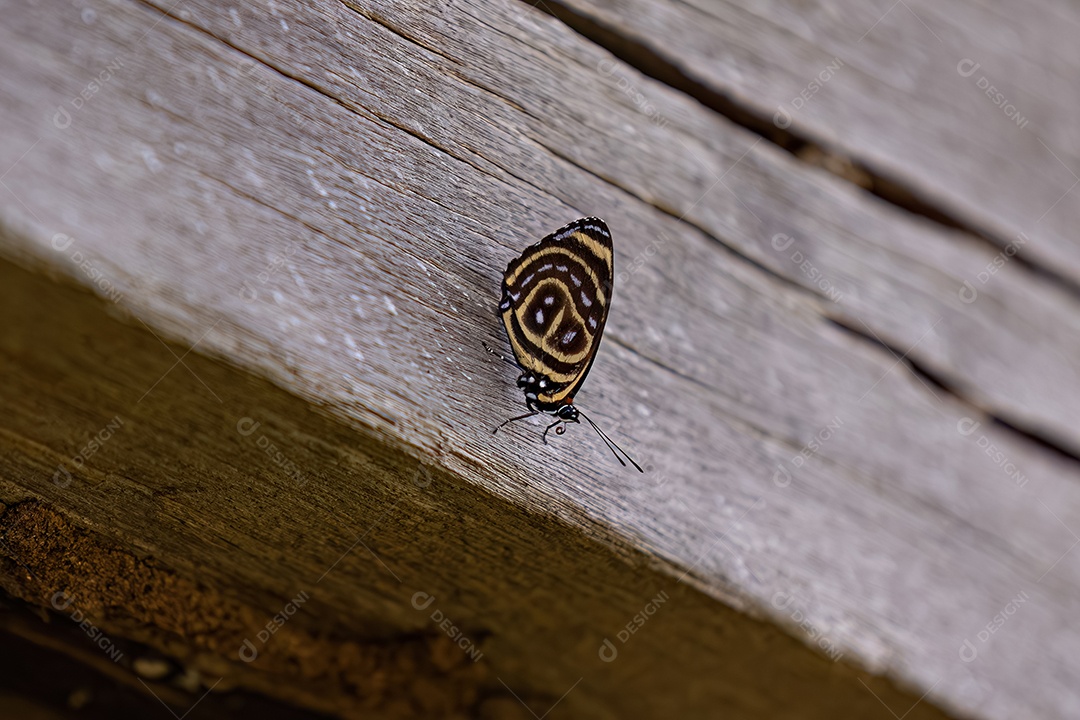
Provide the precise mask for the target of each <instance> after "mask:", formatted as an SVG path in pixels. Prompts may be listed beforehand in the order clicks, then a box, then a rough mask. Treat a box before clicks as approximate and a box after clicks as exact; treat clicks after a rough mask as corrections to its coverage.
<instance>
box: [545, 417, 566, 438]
mask: <svg viewBox="0 0 1080 720" xmlns="http://www.w3.org/2000/svg"><path fill="white" fill-rule="evenodd" d="M564 422H566V421H565V420H563V419H562V418H559V419H558V420H556V421H555V422H553V423H551V424H550V425H548V426H547V427H546V428H544V435H543V441H544V444H545V445H547V434H548V430H550V429H551V428H553V427H555V426H556V425H561V424H563V423H564ZM555 434H556V435H562V434H563V429H562V428H559V429H557V430H556V431H555Z"/></svg>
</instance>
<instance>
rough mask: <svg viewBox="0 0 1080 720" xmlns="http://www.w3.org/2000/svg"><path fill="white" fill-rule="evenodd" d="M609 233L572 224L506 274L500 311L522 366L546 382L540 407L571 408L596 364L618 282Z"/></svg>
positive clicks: (595, 225)
mask: <svg viewBox="0 0 1080 720" xmlns="http://www.w3.org/2000/svg"><path fill="white" fill-rule="evenodd" d="M613 276H614V272H613V262H612V245H611V234H610V232H609V231H608V229H607V225H605V224H604V222H603V221H602V220H599V219H598V218H583V219H581V220H577V221H575V222H573V223H570V224H569V225H567V226H566V227H564V228H561V229H559V230H557V231H555V232H554V233H552V234H551V235H548V236H547V237H545V238H544V239H543V240H541V241H540V242H539V243H537V244H536V245H533V246H532V247H530V248H527V249H526V250H525V251H524V252H523V253H522V254H521V256H520V257H519V258H517V259H515V260H514V261H513V262H511V263H510V265H509V266H507V268H506V274H505V276H504V278H503V298H502V303H501V304H500V306H499V310H500V314H501V316H502V319H503V324H504V325H505V326H506V333H507V335H508V337H509V338H510V345H511V347H512V348H513V351H514V356H515V358H516V359H517V361H518V364H519V365H521V366H522V367H523V368H525V369H527V370H529V371H530V372H533V373H536V374H538V375H540V376H542V377H544V378H546V379H547V380H548V388H547V389H546V391H545V392H544V393H542V394H540V395H539V396H538V399H539V400H540V401H541V402H546V403H561V402H571V401H572V398H573V394H574V392H576V390H577V388H578V387H580V385H581V383H582V382H583V381H584V379H585V376H586V375H587V374H588V372H589V369H590V367H591V366H592V361H593V359H594V358H595V357H596V350H597V345H598V344H599V341H600V337H601V334H602V333H603V330H604V324H605V322H606V321H607V310H608V304H609V302H610V299H611V286H612V280H613Z"/></svg>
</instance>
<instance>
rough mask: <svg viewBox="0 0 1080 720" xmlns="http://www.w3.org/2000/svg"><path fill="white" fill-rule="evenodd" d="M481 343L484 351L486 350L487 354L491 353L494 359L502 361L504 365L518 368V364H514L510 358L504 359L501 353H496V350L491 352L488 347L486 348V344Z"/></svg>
mask: <svg viewBox="0 0 1080 720" xmlns="http://www.w3.org/2000/svg"><path fill="white" fill-rule="evenodd" d="M481 343H482V344H483V346H484V349H485V350H487V351H488V352H489V353H491V354H492V355H494V356H495V357H497V358H499V359H500V360H502V361H503V362H504V363H509V364H511V365H513V366H514V367H518V364H517V363H516V362H514V361H513V360H511V359H510V358H508V357H506V356H505V355H503V354H502V353H501V352H498V351H496V350H492V349H491V348H490V347H488V344H487V343H486V342H483V341H481Z"/></svg>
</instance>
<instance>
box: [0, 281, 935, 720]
mask: <svg viewBox="0 0 1080 720" xmlns="http://www.w3.org/2000/svg"><path fill="white" fill-rule="evenodd" d="M90 300H91V298H89V297H88V296H87V295H85V294H83V293H79V292H76V291H73V290H71V289H67V288H61V287H58V286H54V285H50V284H49V283H47V282H46V281H44V280H43V279H42V278H37V277H33V276H30V275H29V274H28V273H26V272H21V271H16V270H15V269H13V268H12V267H11V266H9V265H8V264H7V263H4V262H0V307H21V308H24V309H23V312H22V313H21V314H20V315H19V316H18V317H17V318H16V321H15V322H13V323H11V324H10V325H9V326H8V327H7V331H6V332H5V333H4V334H3V335H0V370H2V372H3V375H4V377H5V378H12V381H9V382H6V383H4V384H2V385H0V403H2V405H3V407H4V408H5V409H6V412H5V413H4V414H3V416H2V417H0V497H2V498H3V501H4V502H5V503H7V506H6V507H0V568H2V569H3V572H0V589H2V590H4V591H6V592H7V593H9V594H11V595H14V596H16V597H18V598H21V599H22V600H25V601H27V602H31V603H34V604H35V605H38V606H41V608H42V610H41V612H42V613H43V614H47V615H48V616H50V617H51V618H52V619H53V622H52V624H53V626H54V632H56V633H65V632H66V633H67V635H68V637H69V638H70V639H71V642H70V643H68V644H67V646H65V647H64V650H65V652H66V654H70V655H72V656H74V659H76V660H79V661H80V662H82V663H84V664H87V665H89V666H90V667H91V668H95V669H97V670H98V671H100V672H105V673H107V674H108V675H109V676H111V677H113V678H115V679H116V680H117V681H119V682H120V683H122V684H124V685H127V686H129V687H131V688H133V689H134V690H136V691H140V692H146V690H145V689H144V686H143V685H142V684H141V680H142V677H143V675H144V674H145V673H142V674H140V673H139V672H138V670H137V669H134V661H135V659H136V658H139V657H142V655H140V654H139V648H138V647H132V643H131V642H125V641H130V640H136V641H137V642H138V643H145V644H148V645H150V647H152V648H154V649H155V650H156V651H157V652H158V653H162V654H164V655H165V657H167V658H169V659H170V660H171V662H173V663H175V664H176V665H177V666H178V668H179V670H178V672H177V673H176V674H175V675H174V676H173V677H171V678H160V679H154V678H149V677H148V678H146V680H145V682H147V683H148V685H149V686H150V687H151V688H152V692H153V693H154V694H155V695H157V696H158V697H159V698H160V699H161V700H162V701H164V702H167V703H169V704H170V705H171V706H172V707H173V708H175V709H176V710H177V714H180V713H182V712H184V711H186V710H189V709H190V708H191V706H192V704H193V703H195V702H196V701H197V700H198V698H199V697H200V696H201V695H202V694H204V693H205V692H206V691H207V690H208V689H210V688H213V692H214V693H221V692H225V691H230V690H233V689H245V690H251V691H257V692H260V693H265V694H268V695H270V696H272V697H274V698H277V699H279V700H281V701H282V702H285V703H289V704H290V705H293V706H302V707H306V708H311V709H315V710H319V711H322V712H329V713H334V714H336V715H341V716H344V717H391V718H397V717H432V716H437V717H469V718H473V717H480V718H513V719H515V720H517V719H521V720H524V719H525V718H528V717H531V715H530V710H526V709H525V708H526V706H527V707H528V708H530V709H531V711H532V712H535V714H537V715H542V714H544V712H545V711H547V710H549V709H551V708H552V707H553V706H555V705H556V701H557V700H559V698H560V697H562V696H563V695H565V694H567V691H568V690H571V689H572V692H570V693H569V694H568V695H566V697H565V698H564V699H563V700H562V701H560V702H559V703H557V705H558V707H559V711H558V712H560V713H562V714H563V715H564V716H573V717H577V716H584V717H602V718H608V717H610V718H618V717H633V716H652V717H655V716H662V715H664V714H676V715H679V716H680V717H702V716H708V715H713V714H716V713H717V708H722V709H723V713H724V716H725V717H736V718H743V717H746V718H755V717H762V716H769V717H786V716H798V717H820V718H829V717H836V716H838V715H842V714H844V713H846V712H855V713H857V714H860V715H867V714H872V713H874V712H877V709H878V700H877V699H875V698H874V696H873V695H871V694H870V693H868V692H866V689H865V687H864V686H863V684H862V682H866V683H868V684H869V686H870V687H873V688H874V692H875V693H877V694H878V695H879V696H881V698H883V700H884V701H885V702H887V703H888V704H889V705H890V706H892V707H906V706H911V705H912V704H914V703H915V701H916V700H917V695H913V694H911V693H910V692H908V693H904V692H899V691H897V690H896V688H895V687H894V686H892V684H891V683H889V682H888V681H886V680H882V679H880V678H871V677H868V676H865V673H863V672H862V671H860V670H859V669H857V668H854V667H852V666H851V665H850V664H848V663H846V662H843V658H842V656H841V652H842V651H840V650H839V648H836V647H835V646H832V645H828V644H826V645H825V646H824V649H825V651H826V652H828V653H831V655H827V654H825V653H823V652H820V651H819V652H815V650H813V649H811V648H808V647H806V646H804V645H803V644H802V643H801V642H800V641H799V640H797V639H795V638H793V637H790V636H788V635H786V634H785V633H784V631H783V630H782V629H780V628H778V627H776V626H775V625H771V624H766V623H761V622H758V621H755V620H753V619H751V618H748V617H746V616H744V615H742V614H741V613H739V612H737V611H735V610H733V609H732V608H730V607H728V606H726V605H724V604H721V603H717V602H716V601H715V599H713V598H712V597H710V596H707V595H705V594H704V593H701V592H698V591H697V590H694V589H692V588H691V587H690V584H689V583H688V582H680V580H685V579H686V578H685V577H684V578H677V577H674V576H672V575H670V573H669V572H667V571H666V568H665V567H664V566H663V565H662V564H661V563H658V562H657V561H656V560H655V558H653V557H652V556H651V555H650V554H648V553H643V552H642V551H641V549H640V548H637V547H634V546H632V545H629V544H627V543H626V542H625V540H623V539H620V538H619V537H618V535H617V534H616V533H613V532H612V530H611V529H610V528H607V527H604V526H602V525H599V524H596V523H593V522H590V521H589V520H588V519H587V518H584V517H582V516H581V514H580V513H579V522H578V526H576V527H568V526H567V525H566V524H564V523H560V522H558V521H556V520H553V519H552V518H550V517H547V516H544V515H541V514H537V513H529V512H525V511H523V510H522V509H521V508H518V507H515V506H514V504H512V503H507V502H505V501H504V500H501V499H499V498H496V497H494V496H492V495H491V494H490V493H488V492H487V491H485V490H484V489H483V487H481V486H480V485H479V484H477V483H474V482H469V481H467V480H463V479H462V478H460V477H455V476H451V475H448V474H447V473H445V472H443V471H442V470H439V469H438V468H435V467H432V466H429V465H427V464H422V465H418V464H417V462H416V461H414V460H411V459H410V458H408V457H407V456H404V455H402V454H401V453H399V452H394V451H393V450H392V449H390V448H387V447H385V446H384V445H382V444H380V443H377V442H373V441H372V439H371V437H370V436H369V435H368V434H367V433H364V432H354V431H352V430H350V429H349V428H346V427H343V426H342V425H341V424H339V423H335V422H332V421H330V420H329V419H327V418H325V417H322V416H321V415H320V414H319V413H317V412H315V411H313V409H312V408H311V407H310V405H308V404H307V403H304V402H303V401H301V400H298V399H297V398H295V397H292V396H290V395H289V394H287V393H285V392H284V391H281V390H279V389H277V388H274V387H272V386H270V384H269V383H267V382H266V381H264V380H261V379H259V378H256V377H253V376H251V375H248V374H245V373H241V372H238V371H237V370H235V369H232V368H229V367H226V366H224V365H222V364H221V363H217V362H213V361H210V360H208V359H206V358H205V357H201V356H198V355H196V354H194V353H193V354H190V355H187V356H186V357H185V359H184V366H183V367H179V366H178V367H176V368H175V371H174V372H173V373H169V374H168V375H167V376H166V377H165V378H161V373H162V372H163V368H164V367H167V366H168V364H169V363H172V362H175V361H174V359H173V355H172V353H175V354H176V355H178V356H183V355H184V351H185V348H184V347H182V346H172V347H169V346H165V345H163V344H162V342H161V341H160V340H158V338H156V337H155V336H154V334H153V333H152V332H151V331H150V330H148V329H147V328H144V327H142V326H141V325H139V324H138V323H137V322H136V323H135V324H134V326H132V325H127V324H124V323H122V322H120V321H119V320H117V319H114V318H110V317H108V316H107V314H106V312H107V310H108V308H106V307H103V303H101V302H98V301H94V302H91V301H90ZM56 378H62V381H60V382H57V381H56ZM159 380H160V382H158V381H159ZM201 382H205V383H206V387H204V386H203V385H202V384H201ZM155 384H156V385H157V387H155V389H154V390H153V392H151V393H148V394H147V393H146V388H148V387H150V386H152V385H155ZM207 388H215V390H214V391H213V392H210V391H208V390H207ZM144 394H145V397H143V396H144ZM103 408H104V409H108V410H109V411H113V409H114V408H115V409H116V410H117V412H119V413H121V414H122V415H121V416H119V420H114V419H113V418H116V417H118V416H113V418H108V419H107V420H105V419H103V418H102V410H103ZM108 421H112V422H113V423H114V424H119V427H118V428H116V429H114V430H112V431H110V432H109V433H106V435H107V437H104V436H102V434H101V430H102V427H104V426H107V425H108ZM90 437H100V438H101V447H100V448H98V449H96V450H95V451H94V452H92V453H90V454H89V456H88V457H87V459H86V461H85V462H84V463H83V464H82V467H81V468H78V467H73V466H72V463H73V462H74V461H73V460H72V459H71V457H70V456H71V454H72V453H73V452H77V451H78V450H77V449H79V448H83V447H85V446H86V445H87V444H88V443H87V438H90ZM73 448H74V450H73ZM281 456H284V460H282V457H281ZM58 467H69V468H71V473H72V478H71V480H70V482H68V481H67V478H66V476H63V475H61V477H60V482H59V484H53V483H50V482H48V481H45V482H42V479H43V478H52V477H54V474H55V473H56V472H57V468H58ZM42 497H44V498H46V499H47V500H48V501H50V502H45V503H43V502H40V499H41V498H42ZM61 507H62V508H64V511H63V512H60V511H59V509H58V508H61ZM563 507H564V509H566V510H567V511H568V512H573V511H574V510H573V508H572V507H570V506H569V505H567V504H565V501H564V505H563ZM582 525H583V526H584V527H581V526H582ZM583 530H584V531H583ZM57 593H62V596H61V600H60V601H59V602H56V601H55V598H56V597H57V595H56V594H57ZM296 598H302V601H301V602H299V604H298V606H297V605H295V604H294V605H293V606H292V610H296V612H292V610H288V609H287V608H289V607H290V600H293V599H296ZM0 602H4V603H5V604H6V596H5V595H4V594H3V593H0ZM68 602H70V605H68V607H60V608H58V607H56V605H61V606H62V605H65V604H66V603H68ZM54 603H55V604H54ZM76 612H78V613H80V615H78V616H76V615H75V613H76ZM284 612H288V613H289V614H288V616H287V617H286V618H285V620H284V624H283V625H282V626H280V627H277V626H272V627H276V632H274V633H273V634H269V635H267V636H264V637H260V633H263V632H265V629H266V626H267V624H268V623H270V622H271V619H272V618H274V617H275V616H277V615H279V614H281V613H284ZM639 615H640V616H641V617H642V619H643V622H644V623H645V624H644V625H643V626H642V627H640V629H638V631H637V632H635V633H633V634H632V635H631V634H630V630H627V629H626V626H627V625H628V624H631V630H633V629H637V628H638V626H637V625H634V624H633V622H634V618H635V616H639ZM85 618H88V619H89V621H90V622H91V623H92V626H93V627H95V628H98V629H100V630H101V631H103V632H104V633H105V636H106V640H105V642H104V643H103V644H97V643H91V642H89V641H88V640H87V639H86V637H85V635H84V631H83V630H82V629H80V628H79V626H78V625H77V623H78V622H82V621H83V620H84V619H85ZM444 622H448V623H449V627H452V628H455V629H456V632H455V633H454V637H455V639H458V638H459V637H463V638H464V644H463V645H461V644H456V643H455V642H453V641H452V640H451V639H450V638H448V636H447V635H446V630H445V628H444V629H440V624H441V623H444ZM0 623H2V624H3V625H4V626H10V618H9V617H8V614H7V613H5V612H3V611H2V610H0ZM17 627H18V626H16V629H17ZM458 633H460V636H459V634H458ZM620 633H623V634H625V637H627V638H628V641H627V642H622V640H621V638H620ZM605 639H607V641H608V642H610V643H611V645H610V646H609V645H607V644H605ZM2 640H3V638H2V636H0V644H3V643H2ZM79 640H82V642H81V643H80V642H78V641H79ZM459 642H460V640H459ZM249 643H250V645H249ZM3 647H4V649H5V650H8V649H10V647H9V646H8V645H7V644H3ZM114 649H118V650H119V651H120V652H121V653H122V655H121V657H119V658H116V657H115V654H114V653H113V650H114ZM242 649H244V650H245V651H246V653H247V654H246V655H244V656H241V654H240V653H241V650H242ZM601 650H603V651H604V655H603V656H601V654H600V653H601ZM255 653H257V655H255ZM6 654H7V653H2V655H6ZM151 656H152V655H151ZM837 656H840V658H839V659H840V660H841V662H840V663H834V662H833V660H834V659H835V658H837ZM242 657H243V658H245V659H246V660H248V661H250V662H246V661H242ZM603 658H606V661H605V659H603ZM133 669H134V672H133ZM766 670H767V671H766ZM5 679H6V678H4V677H3V676H0V687H3V682H4V680H5ZM778 684H779V685H780V686H781V687H782V688H783V690H782V691H779V692H778V689H777V685H778ZM628 688H633V692H628V690H627V689H628ZM821 688H828V692H827V693H822V692H821ZM515 695H517V696H518V698H520V699H521V703H525V705H522V704H521V703H519V700H518V698H515V697H514V696H515ZM811 698H812V701H811V700H810V699H811ZM149 699H150V700H152V701H153V698H149ZM153 702H156V701H153ZM199 712H200V715H201V714H202V708H201V707H200V710H199ZM911 716H912V717H915V718H941V717H943V715H942V713H941V712H940V711H939V710H937V709H936V708H934V707H933V706H932V705H930V704H928V703H923V704H922V705H920V707H919V709H918V710H917V711H916V712H913V713H912V715H911Z"/></svg>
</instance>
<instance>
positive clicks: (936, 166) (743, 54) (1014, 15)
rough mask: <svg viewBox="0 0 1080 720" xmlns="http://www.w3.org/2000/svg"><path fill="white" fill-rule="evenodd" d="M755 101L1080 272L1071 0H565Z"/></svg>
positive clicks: (1039, 257) (1038, 256) (969, 220)
mask: <svg viewBox="0 0 1080 720" xmlns="http://www.w3.org/2000/svg"><path fill="white" fill-rule="evenodd" d="M561 6H566V7H569V8H572V9H573V11H575V12H577V13H579V14H580V15H581V16H582V17H584V18H587V19H588V20H589V21H591V22H594V23H598V24H599V25H600V26H602V27H606V28H609V29H611V30H613V31H615V32H616V33H617V34H618V35H619V36H621V37H625V38H628V39H631V40H632V41H633V42H634V43H636V44H639V47H647V48H649V49H650V50H652V51H653V52H655V53H656V54H657V55H659V56H660V57H662V58H664V59H665V60H666V61H667V62H669V63H671V64H672V65H674V66H676V67H677V68H678V70H679V71H681V72H682V73H684V74H685V75H686V76H688V77H689V78H691V79H693V80H694V81H697V82H700V83H702V84H704V85H705V86H706V87H708V88H710V89H712V90H713V91H715V92H719V93H721V94H723V95H724V96H726V97H729V98H732V99H733V100H734V102H735V103H736V104H737V105H738V106H740V107H741V108H742V109H744V110H746V111H749V112H751V113H753V114H755V115H756V116H757V117H759V118H761V119H762V120H767V121H772V122H774V123H775V124H776V125H777V126H778V127H780V128H783V129H784V130H785V131H787V132H791V133H795V134H797V135H798V136H800V137H803V138H808V139H811V140H813V141H815V142H817V143H820V144H822V145H824V146H826V147H828V148H830V149H832V150H833V151H834V152H838V153H840V154H843V155H846V156H848V157H851V158H853V159H854V160H856V161H857V162H860V163H862V164H864V165H866V166H868V167H870V168H871V169H873V170H874V171H876V172H877V173H879V174H880V175H883V176H885V177H886V178H889V179H891V180H894V181H896V180H898V181H900V183H901V184H902V187H903V189H905V190H907V191H909V192H910V193H911V194H912V195H914V196H916V197H918V198H920V199H921V200H923V201H925V202H927V203H929V204H930V205H931V206H933V207H935V208H937V209H939V210H942V211H944V212H947V213H949V214H950V215H952V216H953V217H955V218H957V219H959V220H960V221H961V222H963V223H965V224H966V225H968V226H969V227H973V228H976V229H978V230H980V231H981V232H983V233H985V234H987V235H989V236H991V237H992V238H993V239H994V240H995V241H996V242H998V243H999V244H1000V245H1001V246H1002V247H1005V246H1006V245H1008V244H1011V243H1014V242H1015V240H1016V238H1017V236H1018V235H1019V234H1021V233H1023V234H1024V236H1025V237H1026V241H1025V242H1024V243H1023V245H1022V247H1020V253H1021V255H1022V256H1024V257H1026V258H1028V259H1029V260H1031V261H1033V262H1035V263H1037V264H1039V265H1040V266H1042V267H1044V268H1046V269H1049V270H1052V271H1054V272H1055V273H1058V274H1061V275H1063V276H1065V277H1067V278H1068V279H1069V280H1070V281H1071V282H1072V284H1073V287H1075V286H1076V283H1077V281H1078V280H1080V249H1078V245H1077V243H1076V240H1075V237H1076V232H1075V228H1076V226H1077V223H1078V221H1080V203H1078V202H1077V196H1076V195H1075V194H1074V193H1075V192H1076V186H1077V185H1078V184H1080V177H1078V173H1080V134H1078V133H1077V132H1076V124H1075V123H1074V122H1073V121H1072V118H1073V117H1075V114H1076V113H1077V112H1078V111H1080V87H1078V86H1077V84H1076V83H1075V82H1072V78H1073V77H1075V76H1076V74H1077V72H1080V53H1078V52H1077V47H1076V43H1075V42H1074V40H1075V38H1076V35H1077V32H1078V31H1080V12H1078V10H1077V7H1076V5H1075V4H1074V3H1067V2H1057V1H1055V0H1047V1H1045V2H1043V1H1040V2H1034V3H1023V4H1022V5H1016V4H1011V3H991V4H989V5H988V4H986V3H981V2H971V1H965V2H954V3H949V4H948V5H945V6H943V5H941V4H940V3H936V2H932V1H926V0H913V1H908V0H905V1H904V2H894V1H893V0H882V1H881V2H874V3H862V2H849V1H846V0H839V1H837V0H833V1H831V2H825V3H817V4H814V5H808V6H807V5H791V4H785V3H762V2H749V1H743V0H734V1H719V2H717V1H712V0H708V1H706V0H691V1H690V2H686V3H674V2H661V3H654V2H644V1H641V0H629V1H626V2H623V1H620V2H612V1H611V0H566V1H565V2H560V3H555V4H554V7H555V8H560V7H561Z"/></svg>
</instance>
